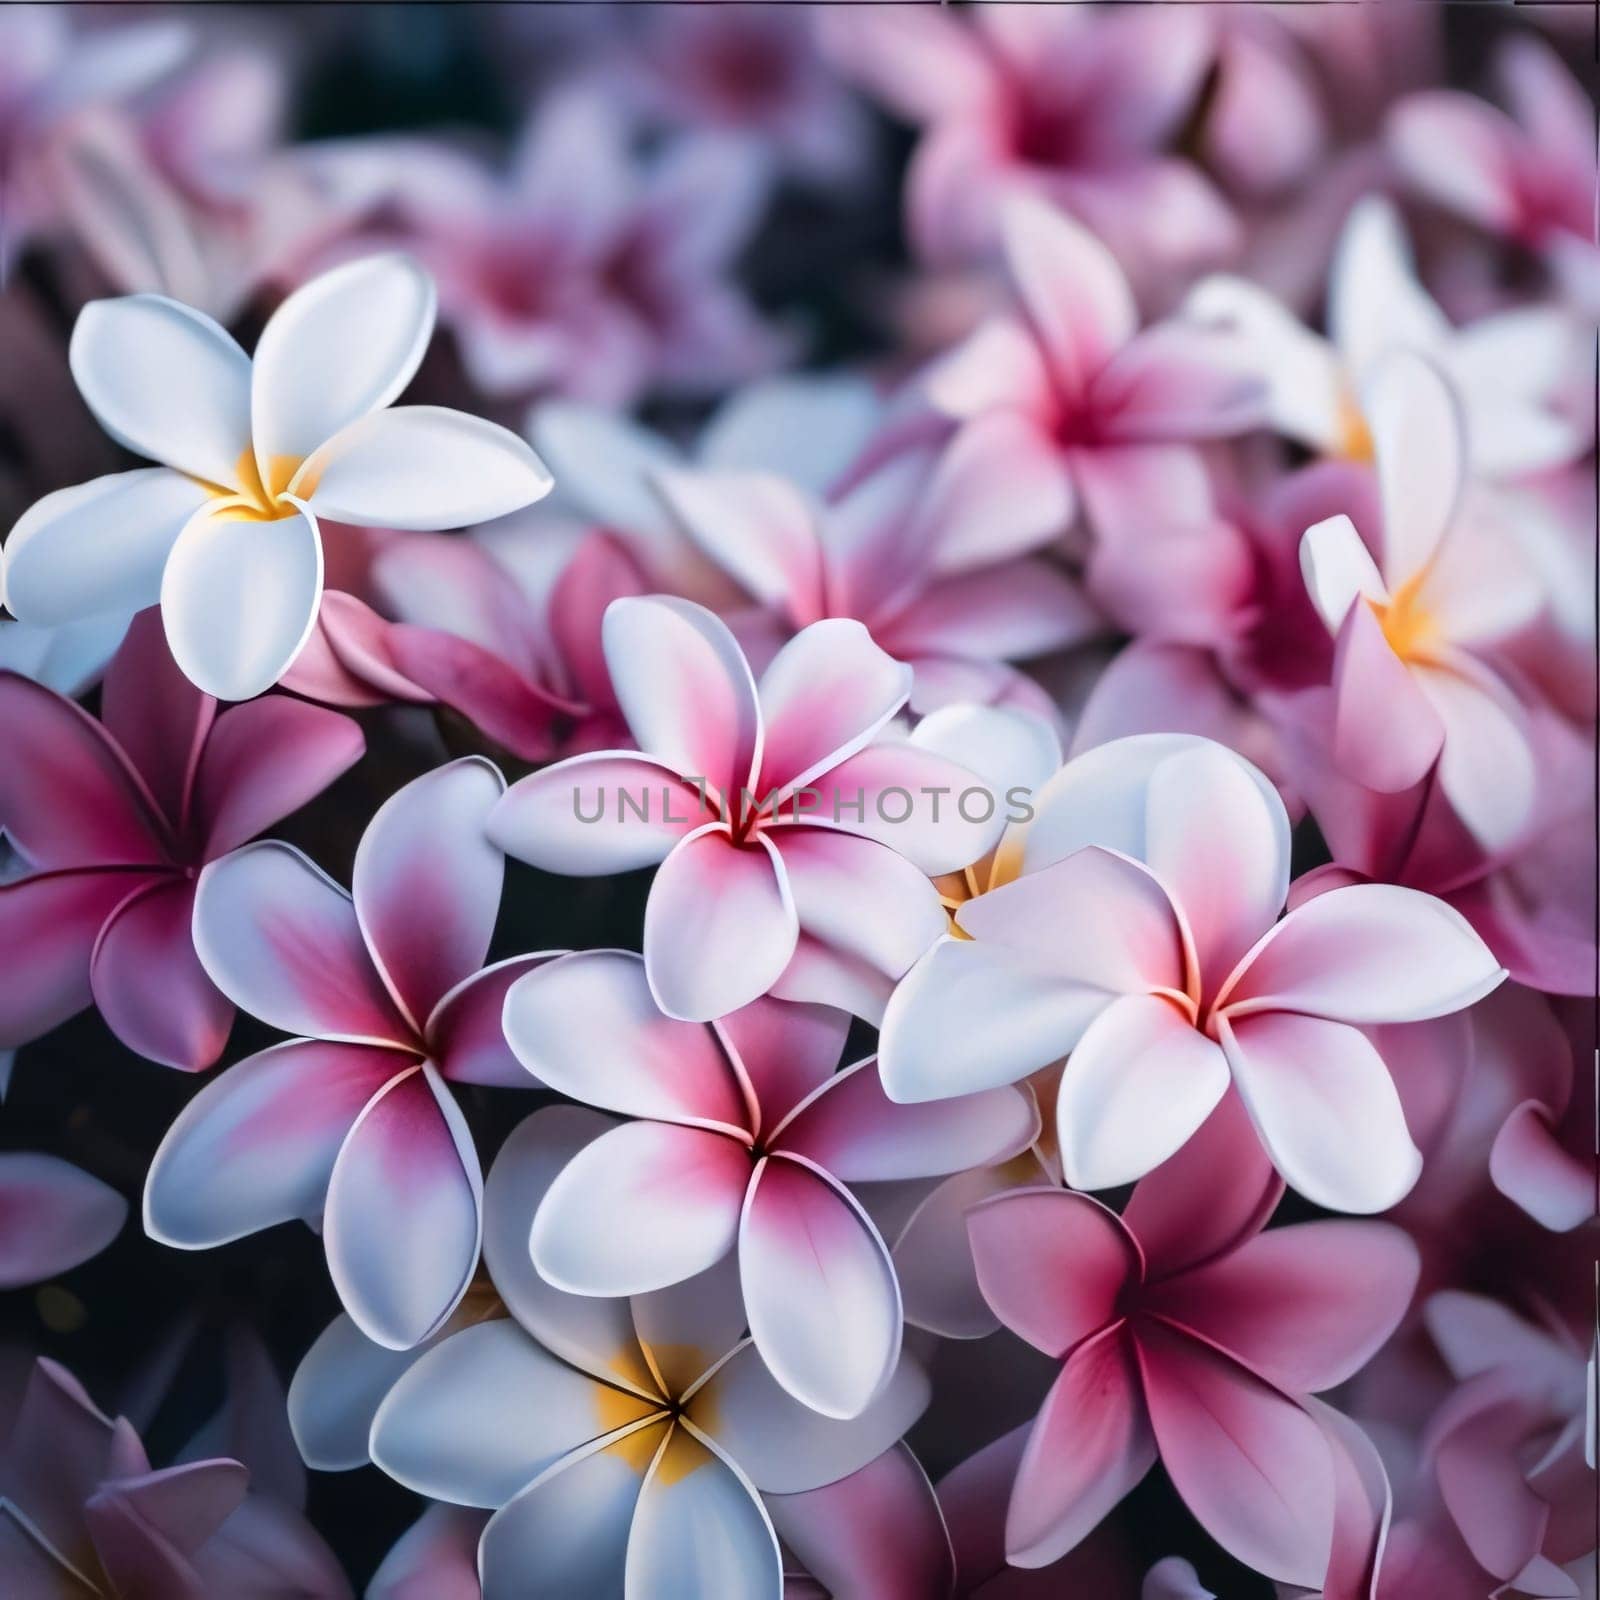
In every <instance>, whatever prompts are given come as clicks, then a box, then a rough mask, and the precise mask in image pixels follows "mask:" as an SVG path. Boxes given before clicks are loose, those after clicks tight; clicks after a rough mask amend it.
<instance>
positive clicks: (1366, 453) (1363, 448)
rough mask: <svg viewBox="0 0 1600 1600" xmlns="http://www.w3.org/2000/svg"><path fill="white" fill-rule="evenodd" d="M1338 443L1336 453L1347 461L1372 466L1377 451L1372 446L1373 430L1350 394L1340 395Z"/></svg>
mask: <svg viewBox="0 0 1600 1600" xmlns="http://www.w3.org/2000/svg"><path fill="white" fill-rule="evenodd" d="M1335 428H1336V431H1337V443H1336V444H1335V445H1334V454H1335V455H1337V456H1341V457H1343V459H1344V460H1346V461H1356V462H1359V463H1361V464H1362V465H1363V466H1371V464H1372V462H1373V460H1374V456H1375V452H1374V450H1373V447H1372V430H1371V429H1370V428H1369V427H1368V426H1367V419H1366V418H1365V417H1364V416H1362V415H1361V408H1360V407H1359V406H1358V405H1357V404H1356V403H1355V401H1354V399H1352V398H1351V396H1350V395H1348V394H1343V395H1341V396H1340V397H1339V419H1338V422H1337V423H1336V424H1335Z"/></svg>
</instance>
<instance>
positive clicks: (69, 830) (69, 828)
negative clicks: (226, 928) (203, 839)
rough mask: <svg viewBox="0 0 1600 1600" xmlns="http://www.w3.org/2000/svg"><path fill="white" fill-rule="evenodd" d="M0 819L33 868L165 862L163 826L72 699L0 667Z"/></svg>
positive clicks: (124, 764)
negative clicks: (0, 754)
mask: <svg viewBox="0 0 1600 1600" xmlns="http://www.w3.org/2000/svg"><path fill="white" fill-rule="evenodd" d="M0 724H3V725H4V727H5V730H6V760H5V761H4V762H3V763H0V816H3V817H4V818H5V828H6V834H7V836H8V837H9V839H10V840H11V843H12V844H13V845H15V846H16V848H17V849H18V850H19V851H21V852H22V854H23V856H24V857H26V858H27V860H28V861H29V862H31V863H32V864H33V865H34V866H36V867H39V868H48V867H76V866H113V865H117V866H122V865H139V866H142V865H145V864H155V863H159V862H163V861H165V860H167V859H168V853H167V847H166V844H165V839H166V828H165V825H164V823H163V822H162V821H161V820H160V819H159V818H158V817H157V815H156V813H155V810H154V807H153V805H152V804H151V801H150V799H149V797H148V795H147V794H146V793H145V792H144V789H143V785H142V783H141V781H140V780H139V779H138V778H137V777H136V776H135V775H134V772H133V768H132V766H131V765H130V763H129V762H128V759H127V757H126V756H124V755H123V754H122V752H121V751H120V750H119V749H118V748H117V747H116V746H115V745H114V744H113V743H112V742H111V740H110V739H109V737H108V736H107V734H106V732H105V730H104V729H103V728H101V726H100V724H99V723H97V722H96V721H94V719H93V718H92V717H90V716H89V715H88V714H87V713H86V712H84V711H82V710H81V709H80V708H79V707H78V706H76V705H74V704H73V703H72V701H70V700H67V699H64V698H63V697H62V696H61V695H58V694H55V693H53V692H52V691H51V690H49V689H45V688H42V687H40V685H38V684H36V683H32V682H30V681H29V680H28V679H26V678H20V677H17V676H16V675H15V674H14V673H9V672H6V673H0Z"/></svg>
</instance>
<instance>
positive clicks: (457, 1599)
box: [365, 1504, 489, 1600]
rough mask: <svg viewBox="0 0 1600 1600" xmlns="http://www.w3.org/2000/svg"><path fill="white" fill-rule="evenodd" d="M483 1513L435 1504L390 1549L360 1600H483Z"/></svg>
mask: <svg viewBox="0 0 1600 1600" xmlns="http://www.w3.org/2000/svg"><path fill="white" fill-rule="evenodd" d="M488 1521H489V1517H488V1513H487V1512H484V1511H475V1510H473V1509H472V1508H470V1507H468V1506H452V1505H443V1504H435V1505H430V1506H429V1507H428V1509H427V1510H426V1511H424V1512H423V1513H422V1515H421V1516H420V1517H418V1518H417V1520H416V1521H415V1522H413V1523H412V1524H411V1526H410V1527H409V1528H407V1529H406V1531H405V1532H404V1533H403V1534H401V1535H400V1537H399V1538H398V1539H396V1540H395V1542H394V1543H393V1544H392V1545H391V1546H390V1547H389V1553H388V1554H387V1555H386V1556H385V1557H384V1558H383V1560H382V1561H381V1562H380V1563H379V1565H378V1570H377V1571H376V1572H375V1573H373V1575H372V1581H371V1582H370V1583H369V1584H368V1585H367V1588H366V1597H365V1600H482V1595H483V1590H482V1588H481V1586H480V1585H479V1582H478V1541H479V1540H480V1539H481V1538H482V1537H483V1530H484V1528H485V1526H486V1525H487V1524H488Z"/></svg>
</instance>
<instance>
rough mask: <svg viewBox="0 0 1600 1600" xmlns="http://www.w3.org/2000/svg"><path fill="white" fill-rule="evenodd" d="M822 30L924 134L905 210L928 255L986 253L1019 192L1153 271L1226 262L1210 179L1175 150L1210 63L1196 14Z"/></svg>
mask: <svg viewBox="0 0 1600 1600" xmlns="http://www.w3.org/2000/svg"><path fill="white" fill-rule="evenodd" d="M825 37H827V38H828V39H829V42H830V44H831V47H832V50H833V54H834V57H835V59H836V60H837V61H838V62H839V63H840V65H841V67H842V68H843V69H844V70H845V71H846V72H849V73H851V74H852V75H854V76H856V77H858V78H860V79H861V80H862V81H863V82H865V83H866V84H867V85H868V86H869V87H870V88H871V89H872V90H873V91H874V92H875V93H876V94H878V95H879V96H880V97H881V98H882V99H884V100H885V101H887V102H888V104H889V105H890V106H891V107H892V108H893V109H894V110H895V111H896V112H898V113H899V114H900V115H901V116H903V117H905V118H907V119H908V120H910V121H912V122H915V123H919V124H921V125H923V126H924V127H925V129H926V132H925V133H924V135H923V138H922V140H921V142H920V143H919V145H918V147H917V151H916V154H915V156H914V157H913V159H912V165H911V170H910V173H909V174H908V176H907V180H906V210H907V217H908V223H909V227H910V231H911V235H912V238H913V240H914V241H915V243H916V246H917V248H918V250H919V251H920V252H921V253H922V254H923V255H925V256H927V257H928V258H929V259H931V260H933V261H934V262H938V263H949V262H951V261H961V260H971V259H972V258H973V257H974V256H977V255H981V254H983V253H985V252H986V251H987V250H989V249H991V248H992V247H993V244H994V242H995V239H996V235H997V233H998V231H999V230H998V227H997V222H998V216H999V213H1000V211H1001V210H1002V208H1003V207H1004V206H1005V204H1006V202H1007V201H1008V200H1009V199H1010V198H1011V197H1013V196H1015V195H1019V194H1021V195H1027V196H1030V197H1034V198H1037V199H1040V200H1043V201H1046V202H1048V203H1050V204H1052V205H1055V206H1058V207H1060V208H1061V209H1063V210H1065V211H1067V212H1069V213H1070V214H1071V215H1073V216H1075V217H1077V218H1078V219H1079V220H1080V221H1082V222H1083V223H1084V224H1085V225H1086V226H1087V227H1089V228H1092V229H1093V230H1094V232H1095V233H1096V234H1098V235H1099V236H1100V237H1101V238H1103V239H1105V240H1107V241H1108V242H1109V243H1110V244H1111V247H1112V248H1113V249H1114V250H1115V251H1116V253H1117V254H1118V255H1119V256H1120V257H1121V258H1122V259H1123V261H1124V262H1126V263H1128V264H1129V265H1130V267H1132V266H1138V267H1139V268H1141V269H1142V270H1144V271H1145V272H1146V273H1151V272H1159V273H1168V272H1171V271H1172V270H1173V269H1175V268H1178V267H1181V266H1192V265H1194V264H1195V263H1197V262H1202V261H1208V260H1209V261H1217V260H1219V259H1221V258H1222V257H1223V256H1225V255H1226V254H1228V253H1229V252H1230V251H1231V250H1232V249H1233V247H1234V245H1235V243H1236V242H1237V228H1236V224H1235V223H1234V220H1233V218H1232V217H1231V215H1230V214H1229V211H1228V208H1227V206H1226V205H1225V204H1224V202H1223V200H1222V198H1221V196H1220V195H1218V193H1217V192H1216V190H1215V189H1214V188H1213V187H1212V186H1211V183H1210V182H1209V180H1208V179H1206V178H1205V177H1204V176H1202V174H1201V173H1200V172H1199V170H1198V169H1197V168H1196V167H1195V166H1193V165H1192V164H1191V163H1190V162H1189V161H1187V160H1184V159H1182V158H1181V157H1179V156H1177V155H1174V154H1171V153H1169V152H1170V149H1171V145H1172V142H1173V140H1174V137H1175V136H1176V134H1177V132H1178V130H1179V128H1180V126H1181V124H1182V123H1183V121H1184V118H1185V117H1186V116H1187V115H1188V114H1189V112H1190V110H1191V109H1192V108H1193V106H1194V105H1195V102H1196V100H1197V99H1198V97H1199V95H1200V91H1201V87H1202V84H1203V82H1204V79H1205V75H1206V73H1207V71H1208V69H1209V67H1210V65H1211V58H1212V39H1211V29H1210V27H1209V26H1208V24H1207V23H1206V22H1205V20H1204V19H1203V18H1202V17H1200V16H1199V15H1197V14H1194V13H1184V12H1178V13H1173V14H1170V15H1164V16H1161V17H1152V16H1146V15H1141V14H1140V13H1138V12H1137V11H1131V12H1109V11H1099V10H1085V9H1084V8H1083V7H1080V6H1046V7H1030V6H1019V5H997V6H984V7H982V8H980V9H978V10H976V11H974V12H973V13H972V15H971V18H970V20H969V18H968V17H967V16H966V15H965V14H961V15H957V14H952V13H946V12H931V11H922V10H907V11H904V12H900V13H898V14H897V13H896V12H893V11H889V10H880V11H870V10H862V9H852V10H850V11H846V12H840V13H836V14H830V15H829V16H828V17H827V18H826V26H825Z"/></svg>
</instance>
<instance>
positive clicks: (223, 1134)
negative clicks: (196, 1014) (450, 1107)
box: [144, 1039, 415, 1250]
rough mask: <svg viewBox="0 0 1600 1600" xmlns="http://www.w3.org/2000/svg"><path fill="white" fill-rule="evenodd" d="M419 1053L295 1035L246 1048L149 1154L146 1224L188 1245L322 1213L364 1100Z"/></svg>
mask: <svg viewBox="0 0 1600 1600" xmlns="http://www.w3.org/2000/svg"><path fill="white" fill-rule="evenodd" d="M414 1064H415V1058H414V1057H410V1056H405V1055H402V1054H400V1052H398V1051H395V1050H373V1049H368V1048H367V1047H365V1046H363V1045H347V1044H324V1043H323V1042H322V1041H321V1040H317V1039H291V1040H290V1041H289V1042H288V1043H287V1044H280V1045H274V1046H273V1047H272V1048H271V1049H270V1050H263V1051H261V1052H260V1053H259V1054H257V1055H253V1056H247V1057H246V1058H245V1059H244V1060H243V1061H241V1062H239V1063H238V1064H237V1065H235V1066H232V1067H229V1068H228V1070H227V1071H226V1072H223V1073H221V1074H219V1075H218V1076H217V1077H215V1078H213V1079H212V1080H211V1081H210V1082H209V1083H207V1084H206V1085H205V1087H204V1088H203V1089H201V1091H200V1093H199V1094H197V1095H196V1096H195V1097H194V1099H192V1100H191V1101H190V1102H189V1103H188V1105H186V1106H185V1107H184V1108H183V1111H182V1112H181V1113H180V1114H179V1116H178V1119H177V1121H176V1122H174V1123H173V1125H172V1127H171V1129H170V1130H169V1131H168V1133H167V1136H166V1138H165V1139H163V1140H162V1141H161V1145H160V1148H159V1149H158V1150H157V1151H156V1153H155V1156H154V1158H153V1159H152V1161H151V1163H150V1175H149V1177H148V1179H147V1180H146V1182H145V1192H144V1218H145V1231H146V1232H148V1233H149V1234H150V1236H151V1237H152V1238H154V1239H159V1240H161V1241H162V1242H163V1243H165V1244H171V1245H176V1246H177V1247H178V1248H180V1249H186V1250H201V1249H206V1248H209V1247H211V1246H213V1245H219V1244H226V1243H227V1242H228V1241H229V1240H231V1239H238V1238H242V1237H243V1236H244V1235H245V1234H247V1233H254V1232H256V1231H257V1230H258V1229H260V1228H268V1227H271V1226H272V1225H273V1224H274V1223H277V1222H289V1221H292V1220H294V1219H295V1218H299V1217H306V1218H311V1217H316V1216H317V1215H318V1214H319V1213H320V1212H321V1210H322V1204H323V1197H324V1194H325V1193H326V1190H327V1186H328V1177H329V1174H330V1173H331V1172H332V1171H333V1163H334V1159H335V1157H336V1156H337V1155H338V1153H339V1148H340V1146H341V1145H342V1144H343V1143H344V1140H345V1136H346V1135H347V1134H348V1133H349V1131H350V1128H351V1125H352V1124H353V1123H354V1122H355V1120H356V1118H357V1117H358V1116H359V1115H360V1114H361V1111H362V1108H363V1107H364V1106H365V1105H366V1104H367V1102H368V1101H369V1100H371V1099H372V1097H373V1096H374V1095H375V1094H377V1093H378V1092H379V1090H381V1089H382V1088H383V1087H384V1085H385V1084H387V1083H388V1082H389V1081H390V1080H391V1079H392V1078H394V1077H395V1076H396V1075H397V1074H399V1073H402V1072H405V1071H406V1070H407V1069H408V1068H409V1067H411V1066H413V1065H414Z"/></svg>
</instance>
